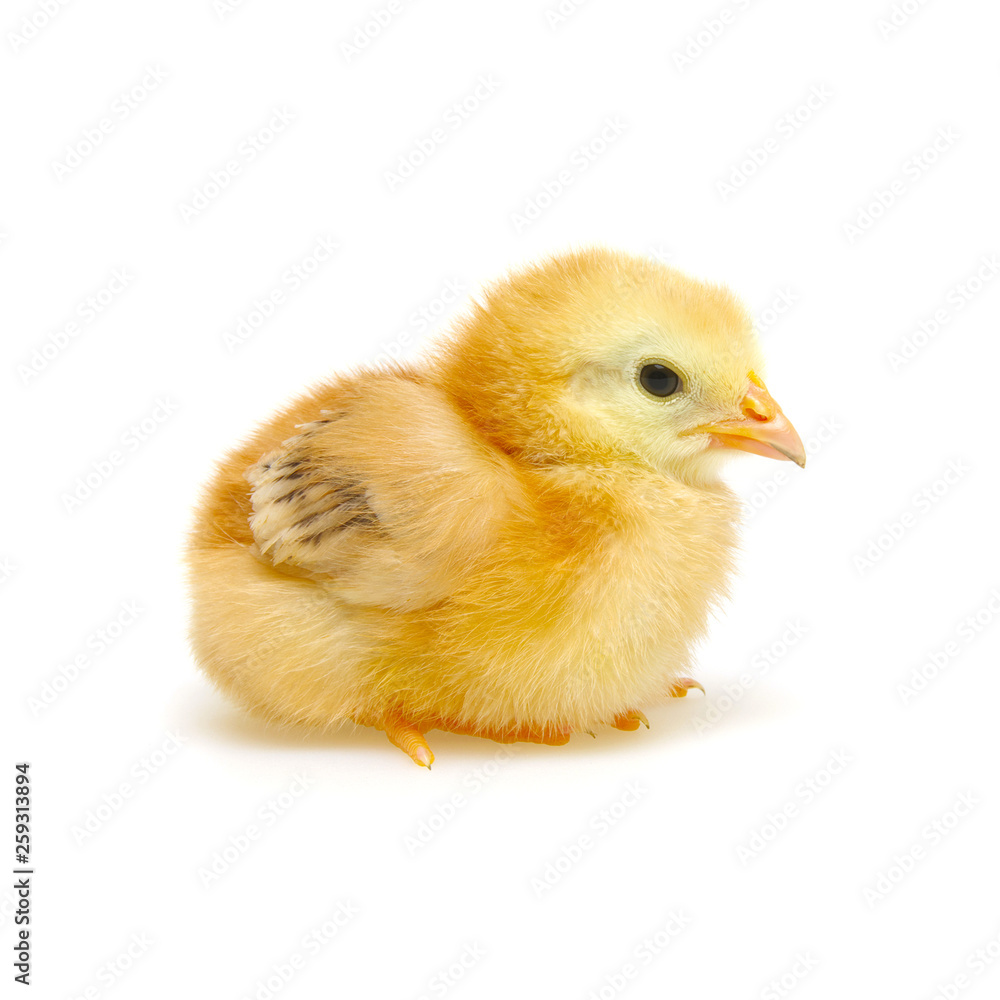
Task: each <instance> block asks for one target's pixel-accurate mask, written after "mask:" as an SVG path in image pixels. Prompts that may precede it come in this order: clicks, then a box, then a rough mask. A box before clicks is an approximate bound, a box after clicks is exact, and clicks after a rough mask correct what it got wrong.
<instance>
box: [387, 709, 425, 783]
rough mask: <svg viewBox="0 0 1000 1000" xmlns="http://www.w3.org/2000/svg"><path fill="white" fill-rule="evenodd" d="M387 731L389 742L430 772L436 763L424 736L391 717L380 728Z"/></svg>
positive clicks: (415, 729)
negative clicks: (432, 765)
mask: <svg viewBox="0 0 1000 1000" xmlns="http://www.w3.org/2000/svg"><path fill="white" fill-rule="evenodd" d="M380 728H382V729H384V730H385V735H386V736H388V737H389V742H390V743H392V744H393V745H394V746H397V747H399V749H400V750H402V751H403V753H405V754H408V755H409V757H410V758H412V760H413V761H414V762H415V763H417V764H419V765H420V766H421V767H426V768H427V770H428V771H429V770H430V769H431V764H433V763H434V754H432V753H431V748H430V747H429V746H428V745H427V740H426V739H424V734H423V733H422V732H420V730H419V729H417V727H416V726H411V725H410V724H409V723H407V722H403V721H402V719H399V718H396V717H391V718H388V719H386V720H385V722H384V723H383V724H382V726H381V727H380Z"/></svg>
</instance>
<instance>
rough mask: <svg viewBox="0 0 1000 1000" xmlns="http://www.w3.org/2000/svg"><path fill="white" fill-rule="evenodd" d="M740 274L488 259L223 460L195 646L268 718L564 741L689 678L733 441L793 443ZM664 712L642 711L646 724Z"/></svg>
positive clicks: (196, 560) (197, 538) (762, 447)
mask: <svg viewBox="0 0 1000 1000" xmlns="http://www.w3.org/2000/svg"><path fill="white" fill-rule="evenodd" d="M761 370H762V358H761V353H760V349H759V346H758V343H757V339H756V336H755V334H754V331H753V327H752V323H751V320H750V317H749V315H748V314H747V312H746V310H745V309H744V308H743V306H742V305H740V304H739V302H737V300H736V299H734V298H733V296H732V295H731V294H730V293H729V292H728V291H727V290H726V289H724V288H721V287H718V286H715V285H708V284H704V283H701V282H698V281H694V280H692V279H691V278H688V277H686V276H684V275H683V274H681V273H679V272H677V271H675V270H673V269H671V268H668V267H665V266H663V265H661V264H659V263H656V262H654V261H651V260H647V259H644V258H640V257H633V256H629V255H626V254H623V253H617V252H612V251H609V250H603V249H592V250H586V251H582V252H579V253H573V254H569V255H567V256H561V257H556V258H553V259H550V260H547V261H545V262H543V263H541V264H539V265H537V266H534V267H530V268H528V269H526V270H524V271H522V272H520V273H517V274H514V275H513V276H511V277H509V278H508V279H506V280H503V281H500V282H499V283H497V284H496V285H494V286H493V287H492V288H490V289H489V290H488V291H487V292H486V294H485V297H484V301H483V303H482V304H478V303H477V304H474V305H473V307H472V309H471V312H470V314H469V315H468V316H467V317H466V318H464V319H463V320H462V321H460V322H459V323H458V324H457V328H456V329H455V331H454V332H453V333H452V334H451V335H450V336H449V337H448V338H447V339H445V340H444V341H443V342H442V343H441V344H440V345H439V346H438V348H437V349H436V350H435V351H434V352H433V353H432V354H431V355H430V356H428V357H426V358H425V359H423V360H420V361H418V362H414V363H413V364H405V365H403V364H397V365H391V366H386V367H381V368H374V369H367V370H361V371H357V372H352V373H349V374H344V375H340V376H337V377H335V378H333V379H332V380H330V381H327V382H325V383H323V384H321V385H319V386H318V387H317V388H315V389H313V390H311V391H310V392H308V393H306V394H305V395H304V396H302V397H300V398H299V399H297V400H295V401H294V402H293V403H292V404H291V405H290V406H288V407H287V408H286V409H285V410H284V411H283V412H281V413H279V414H278V415H277V416H275V417H274V418H273V419H271V420H269V421H268V422H267V423H265V424H264V425H263V426H262V427H260V428H259V429H258V430H257V431H256V432H255V433H254V434H253V435H252V436H251V437H250V439H249V440H248V441H247V442H246V443H245V444H244V445H243V446H242V447H240V448H239V449H237V450H236V451H234V452H233V453H232V454H230V455H229V456H227V457H226V458H225V459H223V461H222V463H221V467H220V468H219V470H218V472H217V474H216V476H215V478H214V480H213V481H212V482H211V484H210V485H209V487H208V489H207V491H206V493H205V495H204V497H203V498H202V501H201V503H200V505H199V508H198V513H197V519H196V524H195V526H194V528H193V531H192V533H191V537H190V542H189V547H188V553H187V560H188V567H189V574H190V583H191V589H192V595H193V620H192V631H191V639H192V644H193V649H194V652H195V656H196V658H197V660H198V662H199V663H200V664H201V666H202V667H203V668H204V669H205V671H206V672H207V673H208V674H209V675H210V676H211V677H212V678H213V679H214V680H215V681H216V682H217V683H218V685H219V686H220V687H221V688H223V689H224V690H225V691H227V692H229V693H230V694H231V695H232V696H233V697H234V698H236V699H237V700H238V701H239V702H240V703H242V704H243V705H244V706H246V707H247V708H248V709H250V710H252V711H254V712H256V713H258V714H260V715H261V716H263V717H265V718H266V719H269V720H273V721H277V722H281V723H291V724H298V725H304V726H313V727H323V728H325V727H330V726H336V725H339V724H341V723H343V722H345V721H353V722H355V723H357V724H359V725H364V726H374V727H376V728H378V729H381V730H384V731H385V733H386V735H387V736H388V737H389V739H390V740H391V741H392V742H393V743H394V744H395V745H396V746H398V747H400V748H401V749H403V750H404V751H405V752H406V753H408V754H409V755H410V756H411V757H412V758H413V760H414V761H416V762H417V763H418V764H421V765H424V766H426V767H429V766H430V765H431V762H432V761H433V759H434V758H433V754H432V753H431V751H430V747H429V746H428V744H427V741H426V739H425V737H424V734H425V733H426V732H427V731H428V730H431V729H443V730H447V731H450V732H454V733H464V734H471V735H477V736H485V737H488V738H490V739H493V740H497V741H500V742H510V741H514V740H526V741H531V742H536V743H547V744H553V745H555V744H562V743H565V742H567V740H568V739H569V737H570V735H571V734H573V733H578V732H592V731H593V730H594V729H595V728H596V727H597V726H599V725H601V724H607V725H611V726H615V727H617V728H619V729H628V730H631V729H635V728H637V727H638V726H639V724H640V722H643V723H645V717H644V716H643V714H642V712H641V711H640V706H643V705H647V704H649V703H651V702H655V701H657V700H659V699H662V698H664V697H667V696H670V695H675V696H676V695H683V694H685V693H686V691H687V689H688V688H689V687H692V686H698V687H700V685H697V684H696V682H694V681H691V680H689V679H687V677H686V675H687V673H688V672H689V670H690V668H691V665H692V664H691V656H692V647H693V645H694V643H695V642H696V640H697V639H698V638H699V637H700V636H702V635H703V634H704V632H705V628H706V623H707V620H708V616H709V611H710V608H711V607H712V605H713V604H714V603H716V602H718V601H719V600H720V598H722V597H723V596H724V594H725V592H726V584H727V578H728V577H729V575H730V573H731V570H732V566H733V549H734V544H735V541H736V522H737V521H738V518H739V505H738V501H737V499H736V497H735V495H734V494H733V493H732V492H731V491H730V490H729V489H728V488H727V487H726V486H725V485H724V484H723V483H722V482H721V481H720V479H719V471H720V467H721V465H722V462H723V459H724V458H725V457H726V456H727V454H730V453H731V450H732V449H742V450H744V451H751V452H755V453H757V454H759V455H766V456H768V457H771V458H779V459H790V460H791V461H794V462H796V463H798V464H799V465H804V464H805V452H804V449H803V447H802V442H801V441H800V439H799V436H798V434H796V432H795V430H794V428H793V427H792V425H791V424H790V423H789V422H788V420H787V418H786V417H785V416H784V415H783V413H782V412H781V409H780V408H779V407H778V405H777V404H776V403H775V402H774V400H773V399H772V398H771V396H770V394H769V393H768V391H767V389H766V388H765V387H764V383H763V382H762V381H761V378H760V373H761ZM647 725H648V723H647Z"/></svg>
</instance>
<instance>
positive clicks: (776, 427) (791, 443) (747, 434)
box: [689, 372, 806, 468]
mask: <svg viewBox="0 0 1000 1000" xmlns="http://www.w3.org/2000/svg"><path fill="white" fill-rule="evenodd" d="M740 410H741V411H742V413H743V416H742V417H739V418H738V419H736V420H720V421H719V423H717V424H706V425H705V426H704V427H696V428H695V429H694V430H693V431H690V432H689V433H691V434H711V435H712V437H713V439H714V441H713V447H716V448H739V449H740V451H749V452H753V454H755V455H764V456H765V457H767V458H778V459H787V460H788V461H789V462H794V463H795V464H796V465H799V466H801V467H802V468H805V464H806V450H805V448H804V447H803V446H802V439H801V438H800V437H799V435H798V433H797V432H796V430H795V428H794V427H793V426H792V424H791V421H790V420H789V419H788V417H786V416H785V415H784V413H782V412H781V407H780V406H778V404H777V403H776V402H775V401H774V400H773V399H772V398H771V394H770V393H769V392H768V391H767V389H766V388H765V386H764V383H763V382H761V381H760V379H759V378H757V376H756V375H754V373H753V372H751V373H750V388H749V389H747V392H746V395H745V396H744V397H743V402H742V403H740Z"/></svg>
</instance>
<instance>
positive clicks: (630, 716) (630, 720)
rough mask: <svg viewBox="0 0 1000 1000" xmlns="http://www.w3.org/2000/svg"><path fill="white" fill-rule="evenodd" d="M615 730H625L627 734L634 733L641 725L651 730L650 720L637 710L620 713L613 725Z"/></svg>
mask: <svg viewBox="0 0 1000 1000" xmlns="http://www.w3.org/2000/svg"><path fill="white" fill-rule="evenodd" d="M611 725H612V726H614V727H615V729H621V730H624V731H625V732H627V733H631V732H634V731H635V730H636V729H638V728H639V726H640V725H643V726H645V727H646V728H647V729H649V719H647V718H646V716H645V715H643V714H642V712H640V711H639V710H638V709H637V708H633V709H629V711H627V712H620V713H619V714H618V715H616V716H615V719H614V722H612V723H611Z"/></svg>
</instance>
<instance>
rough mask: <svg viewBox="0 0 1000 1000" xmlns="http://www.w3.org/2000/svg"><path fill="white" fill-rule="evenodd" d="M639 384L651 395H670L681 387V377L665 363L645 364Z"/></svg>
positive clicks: (640, 374)
mask: <svg viewBox="0 0 1000 1000" xmlns="http://www.w3.org/2000/svg"><path fill="white" fill-rule="evenodd" d="M639 384H640V385H641V386H642V387H643V389H645V390H646V392H648V393H649V394H650V395H651V396H672V395H673V394H674V393H675V392H677V390H678V389H679V388H680V387H681V377H680V375H678V374H677V372H675V371H674V370H673V369H672V368H668V367H667V366H666V365H655V364H654V365H645V366H644V367H643V369H642V371H641V372H639Z"/></svg>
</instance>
